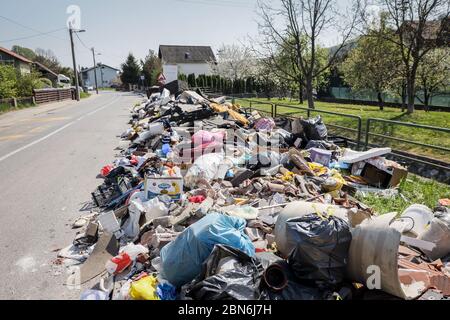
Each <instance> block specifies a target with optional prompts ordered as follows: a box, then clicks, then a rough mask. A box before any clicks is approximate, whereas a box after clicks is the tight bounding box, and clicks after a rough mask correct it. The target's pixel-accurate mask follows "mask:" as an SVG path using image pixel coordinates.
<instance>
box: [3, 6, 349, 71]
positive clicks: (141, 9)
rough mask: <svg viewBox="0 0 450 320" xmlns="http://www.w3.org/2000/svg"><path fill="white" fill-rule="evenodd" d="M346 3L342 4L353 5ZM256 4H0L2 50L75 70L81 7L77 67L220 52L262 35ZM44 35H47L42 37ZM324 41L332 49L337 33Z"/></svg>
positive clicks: (114, 65) (114, 64) (111, 64)
mask: <svg viewBox="0 0 450 320" xmlns="http://www.w3.org/2000/svg"><path fill="white" fill-rule="evenodd" d="M348 1H349V0H342V1H340V2H348ZM256 3H257V0H161V1H157V0H128V1H123V0H13V1H11V0H0V8H1V10H0V46H2V47H5V48H8V49H10V48H11V47H12V46H13V45H20V46H24V47H28V48H31V49H33V50H34V49H36V48H43V49H50V50H52V51H53V52H54V53H55V55H56V56H57V58H58V59H59V61H60V62H61V63H62V65H64V66H72V56H71V51H70V40H69V32H68V30H67V27H66V23H67V20H68V18H69V17H70V16H71V13H70V12H69V13H67V8H68V7H69V6H71V5H77V6H78V7H79V8H80V13H81V14H80V19H79V21H80V24H81V25H80V27H81V29H85V30H86V32H84V33H79V34H78V36H79V37H80V39H81V42H80V40H79V39H78V38H77V37H74V41H75V48H76V58H77V64H78V65H80V66H82V67H90V66H92V65H93V61H92V52H91V51H90V48H91V47H95V50H96V51H97V52H99V53H101V55H100V56H98V57H96V60H97V62H101V63H104V64H107V65H110V66H112V67H120V65H121V63H122V62H123V61H125V58H126V56H127V55H128V53H129V52H132V53H133V54H134V55H135V56H136V57H137V58H138V59H143V58H144V57H145V56H146V55H147V54H148V51H149V49H151V50H154V51H156V52H157V50H158V47H159V45H162V44H166V45H167V44H168V45H207V46H211V47H212V48H213V50H214V51H215V52H216V51H217V49H219V47H220V46H221V45H222V44H233V43H239V42H241V43H245V42H246V41H248V40H247V39H248V36H249V35H250V36H253V37H255V36H257V34H258V27H257V20H258V16H257V14H256ZM42 33H45V34H42ZM325 42H328V44H330V45H333V42H334V37H333V35H332V34H329V35H327V36H326V39H325Z"/></svg>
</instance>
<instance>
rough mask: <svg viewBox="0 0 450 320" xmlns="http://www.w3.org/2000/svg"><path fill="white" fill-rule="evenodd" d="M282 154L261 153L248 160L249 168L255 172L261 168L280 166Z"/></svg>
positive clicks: (273, 152) (272, 152)
mask: <svg viewBox="0 0 450 320" xmlns="http://www.w3.org/2000/svg"><path fill="white" fill-rule="evenodd" d="M280 160H281V157H280V154H279V153H277V152H275V151H267V152H261V153H257V154H255V155H253V156H252V157H251V158H250V160H248V163H247V168H248V169H250V170H253V171H256V170H259V169H261V168H273V167H276V166H277V165H279V164H280Z"/></svg>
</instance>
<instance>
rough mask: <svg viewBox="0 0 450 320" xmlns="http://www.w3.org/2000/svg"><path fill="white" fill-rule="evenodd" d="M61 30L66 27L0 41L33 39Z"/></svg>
mask: <svg viewBox="0 0 450 320" xmlns="http://www.w3.org/2000/svg"><path fill="white" fill-rule="evenodd" d="M61 30H66V28H60V29H56V30H52V31H47V32H41V33H38V34H35V35H32V36H26V37H21V38H15V39H7V40H0V42H12V41H18V40H26V39H31V38H36V37H41V36H45V35H48V34H50V33H54V32H58V31H61Z"/></svg>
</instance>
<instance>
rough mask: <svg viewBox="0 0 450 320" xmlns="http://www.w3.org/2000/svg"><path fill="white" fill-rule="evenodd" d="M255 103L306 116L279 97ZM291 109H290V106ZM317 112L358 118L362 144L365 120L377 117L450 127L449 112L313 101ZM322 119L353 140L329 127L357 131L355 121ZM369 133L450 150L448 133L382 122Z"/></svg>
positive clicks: (400, 146)
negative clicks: (360, 125) (360, 124)
mask: <svg viewBox="0 0 450 320" xmlns="http://www.w3.org/2000/svg"><path fill="white" fill-rule="evenodd" d="M251 100H254V101H258V102H260V103H261V104H254V105H253V107H254V108H257V109H261V110H265V111H270V110H271V109H270V105H269V104H270V103H274V104H285V105H288V106H285V107H282V106H279V107H278V108H277V114H289V115H296V116H303V117H306V111H303V110H298V109H297V110H296V109H295V108H293V107H295V106H299V104H298V102H297V101H292V102H291V101H289V100H280V99H278V98H273V99H271V100H270V101H268V100H267V99H264V98H259V99H256V98H255V99H251ZM236 102H237V103H239V104H240V105H242V106H249V102H248V101H245V100H240V99H237V100H236ZM290 106H293V107H290ZM306 106H307V104H306V102H305V103H304V104H303V105H301V107H306ZM316 109H318V110H325V111H333V112H338V113H344V114H348V115H356V116H360V117H361V118H362V120H363V122H362V131H363V135H362V141H364V139H365V131H366V120H367V119H368V118H379V119H386V120H395V121H401V122H411V123H416V124H423V125H428V126H435V127H443V128H449V127H450V112H438V111H432V112H424V111H421V110H416V111H415V112H414V113H413V114H407V113H404V112H401V110H400V109H398V108H391V107H385V108H384V110H383V111H381V110H380V109H379V108H378V107H373V106H362V105H350V104H338V103H327V102H320V101H317V102H316ZM316 114H320V113H318V112H314V111H312V112H311V116H315V115H316ZM321 116H322V118H323V119H324V122H325V124H327V125H329V129H330V130H331V131H332V132H333V133H336V134H340V135H343V136H347V137H351V138H353V139H356V133H355V132H352V131H349V130H343V129H339V128H332V127H331V126H330V125H339V126H343V127H348V128H353V129H357V122H356V120H354V119H350V118H345V117H341V116H337V115H327V114H321ZM371 132H375V133H382V134H386V135H389V136H392V137H396V138H402V139H407V140H412V141H417V142H421V143H427V144H430V145H435V146H440V147H445V148H450V133H445V132H439V131H431V130H428V129H421V128H412V127H406V126H398V125H391V124H384V123H380V122H378V123H373V124H372V125H371ZM369 143H375V144H379V145H383V146H390V147H392V148H393V149H397V150H402V151H407V152H411V153H415V154H419V155H424V156H427V157H431V158H435V159H439V160H444V161H447V162H450V152H448V151H443V150H437V149H433V148H428V147H422V146H416V145H413V144H410V143H404V142H399V141H394V140H391V139H384V138H378V137H373V136H371V137H370V140H369Z"/></svg>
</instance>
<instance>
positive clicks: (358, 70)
mask: <svg viewBox="0 0 450 320" xmlns="http://www.w3.org/2000/svg"><path fill="white" fill-rule="evenodd" d="M379 28H380V30H375V31H372V32H369V34H368V35H366V36H362V37H361V38H359V40H358V43H357V46H356V48H355V49H353V50H352V51H351V52H350V53H349V55H348V57H347V59H345V60H344V62H343V63H342V66H341V70H342V73H343V76H344V81H345V82H346V83H347V84H349V85H350V86H351V87H352V89H354V90H356V91H362V90H373V91H375V92H376V94H377V99H378V105H379V107H380V110H383V105H384V101H383V93H385V92H386V91H388V90H389V89H390V88H391V86H392V84H393V79H394V78H395V77H396V75H397V73H398V72H399V68H398V66H399V65H401V61H400V53H399V50H398V48H397V46H396V45H395V44H393V43H392V42H390V41H388V40H386V37H387V36H388V34H390V33H392V32H391V31H390V30H388V29H387V28H386V24H385V23H383V22H382V23H381V24H380V27H379Z"/></svg>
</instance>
